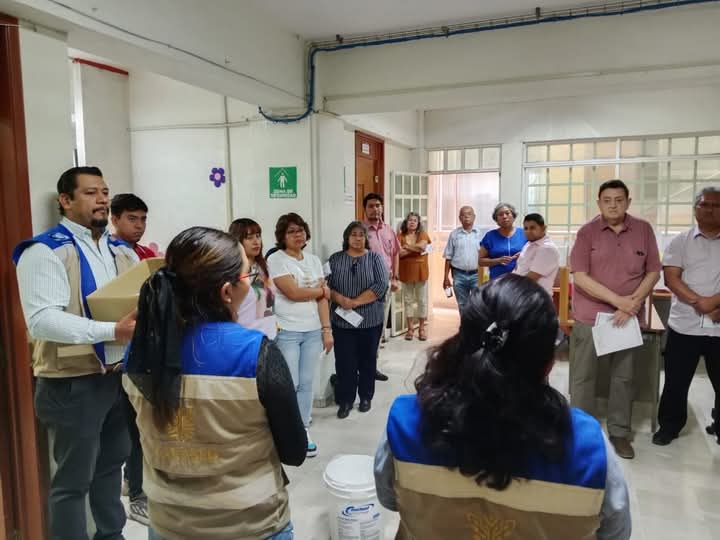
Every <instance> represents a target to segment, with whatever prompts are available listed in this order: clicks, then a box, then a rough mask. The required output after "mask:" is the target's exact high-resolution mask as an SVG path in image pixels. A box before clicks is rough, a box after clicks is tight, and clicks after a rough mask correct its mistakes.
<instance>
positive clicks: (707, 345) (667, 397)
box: [658, 328, 720, 435]
mask: <svg viewBox="0 0 720 540" xmlns="http://www.w3.org/2000/svg"><path fill="white" fill-rule="evenodd" d="M700 356H704V357H705V367H706V368H707V374H708V378H709V379H710V383H711V384H712V386H713V390H715V410H720V409H719V408H718V407H720V337H709V336H688V335H686V334H680V333H678V332H675V331H674V330H672V329H670V328H668V334H667V344H666V345H665V386H663V391H662V397H661V398H660V407H659V410H658V423H659V424H660V429H662V430H663V431H664V432H668V433H670V434H673V435H677V434H678V433H680V430H681V429H682V428H683V427H684V426H685V422H687V399H688V392H689V390H690V383H691V382H692V378H693V375H695V369H696V368H697V365H698V362H699V360H700Z"/></svg>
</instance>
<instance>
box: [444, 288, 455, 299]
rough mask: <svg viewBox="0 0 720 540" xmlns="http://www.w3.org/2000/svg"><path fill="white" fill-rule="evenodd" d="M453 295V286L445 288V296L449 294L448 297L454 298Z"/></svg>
mask: <svg viewBox="0 0 720 540" xmlns="http://www.w3.org/2000/svg"><path fill="white" fill-rule="evenodd" d="M452 295H453V290H452V287H448V288H447V289H445V296H447V297H448V298H452Z"/></svg>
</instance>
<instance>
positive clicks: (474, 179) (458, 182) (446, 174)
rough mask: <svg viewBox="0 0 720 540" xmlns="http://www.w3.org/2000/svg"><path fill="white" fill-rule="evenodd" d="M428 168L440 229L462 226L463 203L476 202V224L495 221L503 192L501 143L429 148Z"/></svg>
mask: <svg viewBox="0 0 720 540" xmlns="http://www.w3.org/2000/svg"><path fill="white" fill-rule="evenodd" d="M428 172H429V174H430V175H431V176H430V185H431V191H432V193H433V197H434V200H435V201H436V204H434V205H431V206H433V208H432V209H431V210H433V214H434V215H433V216H432V217H433V219H431V222H432V223H433V225H434V227H435V230H437V231H452V230H453V229H455V228H456V227H457V226H458V214H459V211H460V208H461V207H462V206H465V205H468V206H472V207H473V209H474V210H475V215H476V216H477V219H476V222H475V223H476V225H477V226H479V227H482V228H485V227H487V228H489V227H492V226H493V225H494V223H493V222H492V220H491V219H490V216H491V215H492V209H493V207H494V206H495V205H496V204H497V202H498V197H499V194H500V146H499V145H492V146H477V147H468V148H447V149H438V150H430V151H428Z"/></svg>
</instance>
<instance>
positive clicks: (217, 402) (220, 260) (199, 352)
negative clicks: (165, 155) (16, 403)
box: [123, 227, 307, 540]
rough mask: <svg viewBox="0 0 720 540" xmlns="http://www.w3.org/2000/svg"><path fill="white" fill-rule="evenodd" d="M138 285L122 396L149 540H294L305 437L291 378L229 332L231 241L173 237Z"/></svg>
mask: <svg viewBox="0 0 720 540" xmlns="http://www.w3.org/2000/svg"><path fill="white" fill-rule="evenodd" d="M165 261H166V266H165V267H164V268H162V269H160V270H159V271H158V272H156V273H155V274H154V275H153V276H152V277H150V278H149V279H148V280H147V282H146V283H145V284H144V285H143V287H142V289H141V291H140V297H139V300H138V317H137V326H136V327H135V334H134V336H133V340H132V343H131V344H130V348H129V351H128V354H127V359H126V361H125V372H126V374H127V375H126V377H125V378H124V380H123V386H124V387H125V390H126V391H127V393H128V397H129V398H130V401H131V403H132V405H133V408H134V409H135V410H136V411H137V424H138V429H139V431H140V434H141V440H142V445H143V451H144V460H145V463H144V471H143V472H144V479H143V487H144V488H145V490H146V492H147V494H148V507H149V511H150V531H149V536H148V537H149V539H150V540H182V539H191V538H192V539H194V538H203V539H207V540H215V539H223V538H256V539H261V538H262V539H275V540H289V539H291V538H292V537H293V527H292V524H291V523H290V508H289V497H288V492H287V489H286V484H287V477H286V476H285V473H284V472H283V469H282V465H281V463H285V464H288V465H295V466H298V465H300V464H301V463H302V462H303V461H304V460H305V456H306V448H307V438H306V434H305V430H304V429H303V425H302V420H301V418H300V411H299V410H298V406H297V401H296V398H295V388H294V385H293V381H292V377H291V375H290V370H289V369H288V367H287V364H286V363H285V360H284V359H283V357H282V354H281V353H280V351H279V350H278V348H277V346H276V345H275V344H274V343H273V342H271V341H269V340H268V339H267V337H265V336H264V335H263V334H262V333H261V332H259V331H257V330H251V329H248V328H244V327H242V326H240V325H239V324H237V323H236V320H237V312H238V307H239V306H240V303H241V302H242V301H243V299H244V298H245V296H246V295H247V294H248V291H249V289H250V284H249V283H248V279H247V276H248V266H247V261H246V260H245V256H244V253H243V250H242V247H241V246H240V244H238V242H237V240H236V239H235V238H233V237H232V236H230V235H229V234H228V233H225V232H222V231H219V230H216V229H210V228H207V227H192V228H190V229H187V230H185V231H183V232H181V233H180V234H178V235H177V236H176V237H175V238H174V239H173V240H172V242H171V243H170V245H169V246H168V249H167V253H166V255H165Z"/></svg>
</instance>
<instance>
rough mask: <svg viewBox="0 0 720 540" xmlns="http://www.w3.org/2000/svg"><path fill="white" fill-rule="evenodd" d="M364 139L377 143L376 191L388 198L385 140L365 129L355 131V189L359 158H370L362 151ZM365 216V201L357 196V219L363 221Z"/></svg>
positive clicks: (375, 159) (355, 187)
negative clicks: (366, 131)
mask: <svg viewBox="0 0 720 540" xmlns="http://www.w3.org/2000/svg"><path fill="white" fill-rule="evenodd" d="M363 139H364V140H365V141H367V142H370V143H372V144H375V145H377V156H375V158H370V159H373V161H375V162H376V170H375V176H377V178H378V181H377V189H376V190H375V193H379V194H380V195H382V197H383V199H387V197H386V196H385V141H384V140H383V139H380V138H378V137H375V136H374V135H370V134H369V133H365V132H364V131H357V130H356V131H355V159H354V161H355V183H354V189H355V193H356V194H357V185H358V182H357V158H358V157H362V158H366V159H367V158H368V155H367V154H366V153H365V152H363V151H362V143H363ZM364 217H365V212H364V209H363V202H362V199H361V198H360V197H357V196H356V197H355V219H357V220H360V221H362V220H363V219H364Z"/></svg>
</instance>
